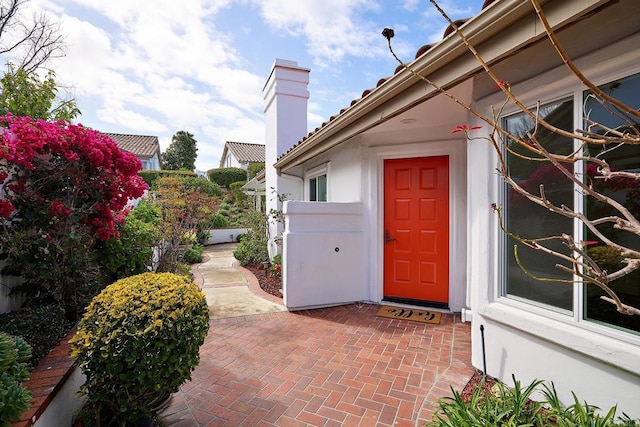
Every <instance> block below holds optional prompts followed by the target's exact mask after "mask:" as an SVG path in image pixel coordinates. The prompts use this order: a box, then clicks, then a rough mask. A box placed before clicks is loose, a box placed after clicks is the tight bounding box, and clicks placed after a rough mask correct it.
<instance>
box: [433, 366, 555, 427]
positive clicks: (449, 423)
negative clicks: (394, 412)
mask: <svg viewBox="0 0 640 427" xmlns="http://www.w3.org/2000/svg"><path fill="white" fill-rule="evenodd" d="M513 381H514V387H513V389H511V388H508V387H506V386H505V385H504V384H502V383H497V384H496V390H495V392H486V391H485V390H484V389H483V388H482V387H480V386H479V387H476V389H474V391H473V394H472V395H471V398H470V401H469V402H468V403H467V402H465V401H464V400H463V399H462V396H461V395H460V393H458V392H457V391H454V390H453V389H452V391H453V397H452V398H451V397H446V398H444V399H441V400H440V402H439V409H438V412H436V414H435V415H434V421H433V422H432V423H430V424H429V426H433V427H436V426H437V427H454V426H455V427H462V426H470V427H471V426H487V427H488V426H532V425H536V424H534V421H535V420H536V419H538V418H539V417H540V416H541V409H542V404H540V403H538V402H535V401H532V400H531V399H530V398H531V394H532V393H533V392H534V391H535V390H536V387H538V386H539V385H540V384H541V381H538V380H536V381H533V382H532V383H531V384H529V385H528V386H527V387H525V388H522V384H521V383H520V382H519V381H517V380H516V379H515V377H514V379H513ZM537 425H542V424H537Z"/></svg>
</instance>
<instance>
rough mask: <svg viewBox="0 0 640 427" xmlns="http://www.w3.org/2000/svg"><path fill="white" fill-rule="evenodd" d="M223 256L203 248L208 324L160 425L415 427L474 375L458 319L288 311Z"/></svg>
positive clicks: (372, 311)
mask: <svg viewBox="0 0 640 427" xmlns="http://www.w3.org/2000/svg"><path fill="white" fill-rule="evenodd" d="M231 250H232V249H231V248H225V247H210V248H207V254H208V255H209V260H208V261H207V262H205V263H203V264H201V265H200V266H199V267H198V270H199V272H200V277H197V278H196V280H197V281H198V280H200V281H201V283H204V285H203V289H204V290H205V292H206V293H207V299H208V301H209V302H210V304H212V308H211V313H212V319H211V322H210V329H209V334H208V336H207V338H206V339H205V343H204V344H203V345H202V347H201V348H200V357H201V358H200V364H199V365H198V367H197V368H196V369H195V370H194V372H193V373H192V380H191V381H189V382H187V383H186V384H184V385H183V386H182V387H181V388H180V391H178V392H177V393H175V394H174V396H173V398H172V400H171V404H170V406H169V407H168V408H167V409H166V410H165V411H164V412H163V413H162V418H163V421H164V422H165V423H166V425H167V426H172V427H191V426H211V427H212V426H246V427H254V426H323V427H330V426H388V427H391V426H393V427H405V426H406V427H408V426H411V427H415V426H422V425H424V422H426V421H428V420H430V419H431V416H432V414H433V412H434V410H435V409H436V401H437V399H438V398H440V397H444V396H450V395H451V390H450V389H449V386H450V385H451V386H453V387H454V388H456V389H458V390H461V389H462V388H463V387H464V385H465V384H466V383H467V381H468V380H469V378H470V377H471V376H472V374H473V372H474V369H473V367H472V366H471V364H470V357H471V343H470V335H471V333H470V325H469V324H468V323H467V324H463V323H461V322H460V320H459V316H453V315H443V317H442V320H441V322H440V324H438V325H432V324H422V323H415V322H409V321H401V320H396V319H384V318H380V317H376V312H377V310H378V306H376V305H371V304H351V305H346V306H341V307H331V308H324V309H317V310H304V311H297V312H288V311H286V309H285V308H284V307H283V306H282V304H281V303H278V301H279V299H278V298H276V297H273V296H271V295H269V294H267V293H265V292H263V291H262V290H261V289H260V288H259V286H258V285H257V280H255V278H253V277H252V275H251V274H250V273H249V272H248V271H246V270H245V271H244V272H243V277H244V278H242V277H241V276H240V275H238V274H237V272H238V271H241V272H242V270H236V269H234V268H232V267H231V265H232V264H233V261H234V260H233V259H232V257H230V256H229V254H230V253H231V252H230V251H231ZM256 288H257V289H256ZM247 292H248V293H247ZM244 296H246V297H247V300H245V299H243V298H244ZM255 298H257V299H255ZM260 299H264V300H265V301H259V300H260ZM259 310H263V311H259ZM255 313H260V314H255Z"/></svg>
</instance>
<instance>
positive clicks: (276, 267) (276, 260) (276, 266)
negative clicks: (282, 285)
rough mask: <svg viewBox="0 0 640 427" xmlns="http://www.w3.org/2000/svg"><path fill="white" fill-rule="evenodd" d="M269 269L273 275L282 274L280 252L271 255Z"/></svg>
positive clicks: (278, 275)
mask: <svg viewBox="0 0 640 427" xmlns="http://www.w3.org/2000/svg"><path fill="white" fill-rule="evenodd" d="M270 269H271V274H272V275H273V276H276V277H280V276H282V254H276V255H274V256H273V259H272V260H271V267H270Z"/></svg>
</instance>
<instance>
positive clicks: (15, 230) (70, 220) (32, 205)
mask: <svg viewBox="0 0 640 427" xmlns="http://www.w3.org/2000/svg"><path fill="white" fill-rule="evenodd" d="M0 124H2V126H3V127H4V128H3V129H2V134H1V135H0V183H1V189H0V219H2V220H3V221H2V233H1V235H0V252H1V253H2V255H3V257H5V258H6V259H7V261H8V265H9V267H10V268H9V270H10V271H4V272H3V273H5V274H6V273H11V274H15V275H20V276H22V277H23V278H25V279H26V280H27V285H28V286H27V287H26V289H28V290H29V296H31V297H34V296H36V295H37V296H38V297H39V298H49V299H53V300H55V301H60V302H62V303H64V304H66V305H74V304H76V303H77V298H78V296H77V292H78V286H80V285H81V284H83V283H87V282H90V281H92V280H95V277H96V276H97V274H98V270H99V269H98V262H97V260H96V259H95V257H94V256H93V254H94V251H93V248H94V245H95V243H96V242H98V241H106V240H108V239H109V238H110V237H112V236H117V234H118V231H117V227H116V226H117V224H119V223H122V222H123V221H124V220H125V217H126V214H127V210H126V207H127V203H128V201H129V200H130V199H134V198H138V197H140V196H142V194H143V193H144V190H145V189H146V188H147V186H146V184H145V183H144V182H143V180H142V179H141V178H140V177H139V176H138V174H137V173H138V171H139V170H140V169H141V163H140V161H139V160H138V159H137V158H136V157H135V155H133V154H131V153H128V152H125V151H122V150H120V148H119V147H118V146H117V145H116V143H115V142H114V141H113V140H112V139H111V138H109V137H107V136H106V135H103V134H101V133H99V132H97V131H95V130H91V129H88V128H86V127H83V126H82V125H73V124H69V123H66V122H63V121H58V122H47V121H43V120H34V119H31V118H29V117H16V116H11V115H8V116H4V117H0Z"/></svg>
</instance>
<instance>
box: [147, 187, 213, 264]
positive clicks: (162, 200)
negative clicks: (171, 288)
mask: <svg viewBox="0 0 640 427" xmlns="http://www.w3.org/2000/svg"><path fill="white" fill-rule="evenodd" d="M149 201H150V203H152V204H153V205H154V206H156V207H157V209H158V211H159V212H160V230H161V232H162V242H163V247H162V254H161V256H160V262H159V265H158V271H161V272H172V273H175V272H177V269H178V264H179V262H180V261H181V258H180V256H181V248H180V246H182V245H189V244H191V243H194V242H195V241H196V240H197V235H198V230H199V229H207V230H208V229H209V228H211V226H212V224H209V223H208V222H207V221H208V220H212V219H213V215H214V214H215V212H216V211H217V209H218V205H219V199H218V198H217V197H216V196H210V195H208V194H207V193H206V192H204V191H200V189H199V188H198V187H193V186H192V185H191V184H190V183H189V182H188V179H180V178H178V177H163V178H160V179H159V180H158V188H157V189H156V191H155V192H154V194H153V196H152V197H151V198H150V199H149Z"/></svg>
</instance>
